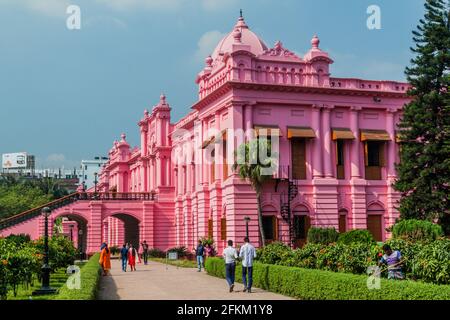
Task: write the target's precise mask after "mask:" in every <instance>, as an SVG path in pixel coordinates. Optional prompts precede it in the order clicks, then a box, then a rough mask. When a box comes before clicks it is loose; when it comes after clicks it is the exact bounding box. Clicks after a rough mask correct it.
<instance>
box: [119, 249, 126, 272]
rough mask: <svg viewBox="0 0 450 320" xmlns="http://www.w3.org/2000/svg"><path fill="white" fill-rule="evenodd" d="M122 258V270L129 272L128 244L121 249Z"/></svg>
mask: <svg viewBox="0 0 450 320" xmlns="http://www.w3.org/2000/svg"><path fill="white" fill-rule="evenodd" d="M120 259H121V260H122V271H124V272H127V262H128V248H127V245H126V244H124V245H123V247H122V249H120Z"/></svg>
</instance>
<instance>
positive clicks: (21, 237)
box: [5, 233, 31, 246]
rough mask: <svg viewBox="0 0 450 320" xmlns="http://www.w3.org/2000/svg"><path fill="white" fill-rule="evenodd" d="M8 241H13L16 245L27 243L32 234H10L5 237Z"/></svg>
mask: <svg viewBox="0 0 450 320" xmlns="http://www.w3.org/2000/svg"><path fill="white" fill-rule="evenodd" d="M5 239H6V240H7V241H8V242H12V243H14V244H15V245H16V246H18V245H22V244H27V243H29V242H30V241H31V238H30V235H29V234H24V233H21V234H10V235H9V236H7V237H6V238H5Z"/></svg>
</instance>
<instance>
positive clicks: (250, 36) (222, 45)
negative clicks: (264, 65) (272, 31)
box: [211, 16, 267, 60]
mask: <svg viewBox="0 0 450 320" xmlns="http://www.w3.org/2000/svg"><path fill="white" fill-rule="evenodd" d="M237 31H239V32H240V44H243V45H248V46H250V52H251V53H253V54H254V55H256V56H257V55H260V54H262V53H263V52H264V51H265V50H267V46H266V44H265V43H264V42H263V41H262V40H261V39H260V38H259V37H258V36H257V35H256V34H255V33H254V32H253V31H251V30H250V29H249V28H248V26H247V25H246V24H245V21H244V18H243V17H242V16H241V17H239V20H238V22H237V23H236V26H235V27H234V29H233V31H232V32H230V33H229V34H228V35H226V36H225V37H224V38H223V39H222V40H221V41H220V42H219V44H218V45H217V47H216V48H215V49H214V52H213V54H212V55H211V57H212V58H213V60H216V59H217V57H218V56H219V54H221V53H222V54H223V53H231V52H232V48H233V44H236V40H235V37H236V32H237Z"/></svg>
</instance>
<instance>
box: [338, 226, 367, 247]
mask: <svg viewBox="0 0 450 320" xmlns="http://www.w3.org/2000/svg"><path fill="white" fill-rule="evenodd" d="M337 242H338V243H342V244H352V243H375V240H374V239H373V236H372V234H371V233H370V231H369V230H365V229H355V230H350V231H347V232H344V233H341V234H340V235H339V239H338V241H337Z"/></svg>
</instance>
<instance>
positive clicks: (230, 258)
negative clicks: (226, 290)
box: [223, 240, 238, 292]
mask: <svg viewBox="0 0 450 320" xmlns="http://www.w3.org/2000/svg"><path fill="white" fill-rule="evenodd" d="M223 257H224V259H225V274H226V279H227V282H228V286H229V287H230V292H233V289H234V275H235V270H236V259H237V257H238V255H237V251H236V249H235V248H233V240H228V247H227V248H225V249H224V250H223Z"/></svg>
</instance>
